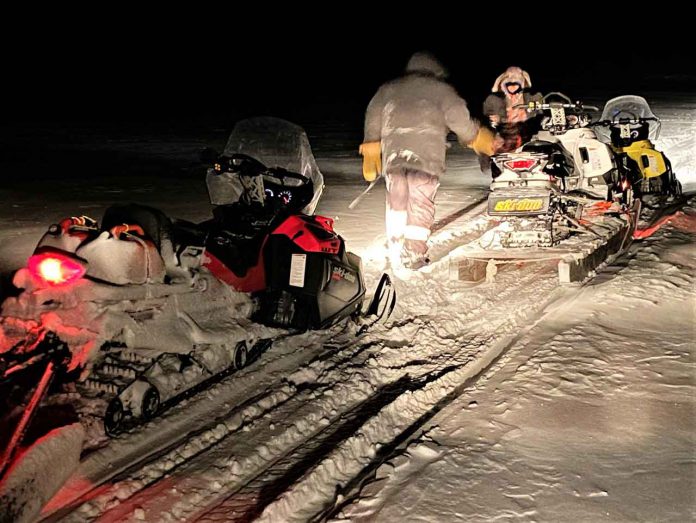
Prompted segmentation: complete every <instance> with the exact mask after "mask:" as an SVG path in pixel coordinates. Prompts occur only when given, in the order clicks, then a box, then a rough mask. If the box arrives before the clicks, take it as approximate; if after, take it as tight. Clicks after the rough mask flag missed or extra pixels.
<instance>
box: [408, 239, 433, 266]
mask: <svg viewBox="0 0 696 523" xmlns="http://www.w3.org/2000/svg"><path fill="white" fill-rule="evenodd" d="M427 253H428V244H427V243H426V242H424V241H422V240H405V241H404V248H403V250H402V251H401V263H402V264H403V266H404V267H406V268H408V269H412V270H414V271H415V270H418V269H420V268H421V267H424V266H425V265H427V264H428V263H430V259H429V258H428V255H427Z"/></svg>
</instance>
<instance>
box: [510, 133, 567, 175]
mask: <svg viewBox="0 0 696 523" xmlns="http://www.w3.org/2000/svg"><path fill="white" fill-rule="evenodd" d="M522 150H523V151H525V152H530V153H540V154H545V155H546V156H547V157H548V158H549V162H548V163H547V164H546V167H545V168H544V171H545V172H547V173H548V174H550V175H552V176H555V177H556V178H565V177H566V176H570V175H571V174H572V172H573V158H572V157H571V156H570V154H568V152H567V151H566V150H565V148H564V147H563V146H562V145H561V144H559V143H555V142H547V141H545V140H533V141H531V142H529V143H526V144H524V145H523V146H522Z"/></svg>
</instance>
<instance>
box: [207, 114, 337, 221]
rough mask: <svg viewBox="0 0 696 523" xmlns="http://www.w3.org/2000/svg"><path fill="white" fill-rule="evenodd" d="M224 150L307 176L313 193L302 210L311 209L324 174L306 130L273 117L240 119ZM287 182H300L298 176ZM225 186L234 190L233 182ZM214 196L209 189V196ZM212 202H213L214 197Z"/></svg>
mask: <svg viewBox="0 0 696 523" xmlns="http://www.w3.org/2000/svg"><path fill="white" fill-rule="evenodd" d="M223 154H224V155H225V156H232V155H234V154H246V155H248V156H251V157H252V158H254V159H256V160H258V161H259V162H261V163H262V164H264V165H265V166H266V167H268V168H270V169H272V168H281V169H286V170H288V171H290V172H293V173H298V174H301V175H303V176H305V177H307V178H309V179H310V180H311V181H312V184H313V186H314V196H313V198H312V200H311V202H310V203H309V204H307V206H306V207H304V208H303V209H302V212H304V213H306V214H313V213H314V211H315V209H316V207H317V204H318V203H319V198H320V197H321V193H322V191H323V189H324V177H323V176H322V174H321V171H319V167H318V166H317V162H316V160H315V159H314V155H313V154H312V148H311V147H310V145H309V139H308V138H307V133H305V131H304V129H302V127H300V126H298V125H295V124H293V123H290V122H288V121H286V120H282V119H280V118H272V117H261V118H250V119H248V120H242V121H240V122H238V123H237V124H236V125H235V126H234V129H233V130H232V133H231V134H230V138H229V140H228V141H227V145H226V146H225V150H224V152H223ZM287 183H289V184H297V185H300V184H302V182H301V181H300V180H288V182H287ZM228 189H229V190H232V191H233V190H234V184H232V185H230V186H229V187H228ZM213 197H214V196H213V194H212V191H211V199H213ZM238 198H239V195H236V198H235V195H233V194H228V195H222V194H217V195H216V196H215V199H219V200H225V201H224V203H231V201H236V200H237V199H238ZM230 200H231V201H230ZM213 203H216V202H215V201H213ZM221 203H222V202H221Z"/></svg>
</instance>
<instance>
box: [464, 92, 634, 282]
mask: <svg viewBox="0 0 696 523" xmlns="http://www.w3.org/2000/svg"><path fill="white" fill-rule="evenodd" d="M519 107H520V108H522V107H524V108H526V109H527V111H528V112H529V113H530V114H535V115H537V116H539V117H540V125H541V130H540V131H539V132H538V133H537V134H536V135H535V136H534V137H533V139H532V140H531V141H529V142H528V143H526V144H523V145H522V146H521V147H519V148H518V149H516V150H515V151H514V152H504V153H499V154H495V155H493V157H492V161H493V163H494V165H495V167H496V168H495V169H494V170H493V171H494V173H496V172H497V173H499V174H497V176H494V178H493V180H492V182H491V184H490V193H489V195H488V201H487V211H486V214H487V217H488V222H487V223H488V226H487V227H486V229H487V230H486V232H485V233H484V234H483V235H482V236H481V237H480V238H479V239H477V240H475V241H474V242H472V243H471V244H469V245H467V246H465V247H464V248H463V249H461V250H460V253H459V254H461V255H462V257H463V258H464V260H463V261H462V260H456V261H455V266H454V267H453V269H455V270H454V271H452V272H453V273H456V275H457V277H458V278H459V279H471V278H473V279H474V280H476V279H478V278H480V277H482V275H483V269H482V265H481V264H482V262H483V263H489V264H492V266H493V267H494V266H495V265H496V264H498V263H510V264H513V263H518V262H520V261H521V260H526V261H529V262H531V261H544V262H546V261H552V260H556V261H559V279H560V281H561V282H568V283H569V282H572V281H578V280H581V279H582V278H584V277H585V276H586V275H587V274H588V273H589V272H590V271H591V270H592V269H593V268H594V267H596V266H597V265H598V264H600V263H601V262H602V261H603V260H604V259H606V257H607V256H608V255H609V254H612V253H616V252H619V251H621V250H622V249H623V248H625V247H626V246H627V245H628V243H627V242H628V240H629V238H630V232H631V230H632V229H633V228H634V227H635V221H636V215H637V213H638V212H639V209H638V208H636V206H635V205H633V202H627V204H625V205H619V204H615V203H614V202H610V201H607V199H606V198H607V194H608V184H609V183H611V181H612V180H613V178H614V176H615V173H616V166H615V164H614V160H613V154H612V152H611V150H610V149H609V147H608V146H607V145H606V144H604V143H602V142H601V141H599V140H598V138H597V136H596V134H595V132H594V131H593V129H592V128H591V127H589V124H590V116H589V111H590V110H597V108H596V107H592V106H586V105H583V104H582V103H581V102H571V100H570V99H569V98H568V97H567V96H565V95H563V94H561V93H549V94H548V95H546V96H544V98H543V99H542V100H541V101H538V102H530V103H529V104H527V105H520V106H519ZM472 260H474V261H475V263H474V262H472ZM488 269H489V271H488V272H489V273H490V272H491V270H490V269H491V266H489V267H488Z"/></svg>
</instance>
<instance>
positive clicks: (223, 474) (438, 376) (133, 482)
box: [67, 261, 557, 521]
mask: <svg viewBox="0 0 696 523" xmlns="http://www.w3.org/2000/svg"><path fill="white" fill-rule="evenodd" d="M445 264H446V263H445V261H443V263H442V265H445ZM430 278H431V277H430V276H429V275H421V281H420V284H421V285H428V283H427V282H428V280H430ZM413 283H414V282H409V285H412V284H413ZM430 283H432V282H430ZM532 284H534V286H535V288H536V289H537V290H538V291H539V292H540V293H542V294H544V295H545V296H548V297H551V296H552V291H553V289H554V288H556V286H557V284H556V277H555V271H554V268H553V267H549V266H546V265H538V264H537V265H535V266H534V265H533V266H529V267H524V268H522V269H520V271H519V272H515V271H509V272H507V273H503V274H502V276H501V281H500V284H499V285H500V286H501V287H497V286H488V287H486V286H479V287H478V288H476V289H470V288H469V287H468V286H466V285H464V284H456V283H453V287H455V288H456V287H459V288H460V289H459V290H460V292H461V294H462V295H460V296H457V297H456V298H459V300H460V303H461V306H462V310H461V311H459V313H458V314H455V315H451V314H450V315H447V317H446V318H437V312H435V311H433V307H432V306H433V305H435V306H437V305H438V304H437V303H433V304H430V305H431V306H430V307H428V310H427V312H425V311H424V312H423V313H421V314H418V315H417V316H415V317H413V316H408V317H402V318H401V319H398V321H397V322H395V324H394V325H393V326H392V328H391V329H390V330H389V331H388V332H386V331H385V332H379V331H376V332H375V333H373V334H370V335H369V336H368V340H367V341H366V342H365V343H363V344H360V345H357V346H355V347H347V348H345V349H342V350H340V351H338V352H336V353H329V355H328V356H327V357H326V358H325V359H319V360H316V361H315V362H314V363H313V364H311V365H309V366H307V367H305V368H304V369H300V370H298V371H297V372H295V373H293V374H290V375H289V376H288V377H287V382H289V383H291V384H292V385H294V386H295V387H296V390H297V391H298V392H297V393H296V394H295V395H294V396H292V397H290V398H289V399H288V401H286V402H282V403H280V404H278V406H277V409H275V410H273V409H271V410H269V411H267V412H265V413H264V414H265V416H264V417H260V418H259V417H257V418H256V420H255V421H253V422H252V423H250V424H248V425H246V426H245V427H241V426H239V427H238V430H237V433H236V434H235V433H234V431H230V432H226V431H223V430H221V429H218V432H219V436H218V437H215V435H214V434H213V435H209V436H208V437H209V438H210V439H212V440H217V443H216V444H215V445H210V446H208V447H207V448H205V449H204V450H203V452H201V453H193V454H192V455H190V456H187V457H186V459H185V460H184V461H183V463H182V464H181V465H180V466H175V467H173V466H172V463H173V462H174V460H173V459H172V456H167V457H164V458H163V459H161V460H155V461H154V462H152V463H150V464H148V465H147V466H146V467H145V468H143V470H138V471H133V473H131V474H129V477H128V478H120V479H121V481H119V482H117V483H116V484H115V485H113V486H111V487H110V488H109V490H108V491H107V492H105V493H104V494H102V495H101V496H98V497H97V498H96V499H94V500H92V501H91V502H89V503H87V504H86V505H85V506H84V507H82V508H81V509H80V510H78V511H77V512H76V513H75V515H74V517H75V520H81V519H92V518H97V517H99V519H100V520H103V521H115V520H120V519H123V518H124V517H126V518H128V517H131V518H136V519H137V518H139V517H144V518H146V519H147V520H158V519H163V518H167V517H175V518H178V519H181V518H183V519H192V518H193V519H195V518H203V519H205V517H204V516H205V514H206V513H208V512H210V517H213V515H214V514H216V513H217V514H218V515H219V514H220V513H227V512H228V511H227V510H226V508H225V507H234V509H233V508H230V510H241V509H240V505H239V499H240V496H241V497H242V498H243V499H245V500H247V502H248V501H249V500H250V499H254V497H253V496H251V494H250V492H251V491H253V492H256V494H257V498H256V499H257V500H258V499H261V496H260V493H261V492H269V488H270V487H269V485H272V484H275V485H276V487H275V488H276V489H277V490H276V494H279V493H280V492H282V490H284V487H285V486H287V483H288V482H289V481H290V480H289V479H288V476H287V474H286V473H283V474H282V476H283V477H285V479H284V480H283V482H281V483H280V484H281V485H282V486H283V488H279V483H278V477H279V474H280V471H281V470H282V471H285V472H288V470H290V469H294V473H293V474H294V475H297V476H304V475H306V474H309V475H310V476H311V474H312V473H313V471H314V470H315V469H317V467H318V465H325V463H327V462H328V463H332V462H333V461H332V460H334V459H335V457H333V455H334V454H335V453H338V454H339V455H341V454H343V453H344V452H345V451H346V450H345V445H348V446H349V448H352V445H354V444H355V441H354V440H355V438H356V437H358V438H360V437H359V436H356V434H360V433H361V431H364V430H365V429H364V427H366V426H367V427H378V429H379V430H378V431H377V433H376V434H377V435H378V439H377V440H376V441H374V440H371V439H370V437H369V435H370V434H371V432H370V430H368V432H367V437H366V438H364V443H365V445H367V448H368V449H372V448H373V446H374V445H380V444H381V443H380V442H384V443H386V442H388V441H390V440H391V439H393V438H394V437H397V436H398V435H399V433H400V432H401V431H402V430H403V428H404V427H407V426H409V425H411V424H412V423H413V422H414V421H415V420H417V419H418V418H419V417H420V416H422V415H423V414H424V413H426V412H427V411H428V410H430V409H431V408H432V407H433V405H435V404H436V403H437V402H438V401H439V400H440V399H442V398H443V397H444V396H446V395H447V394H448V393H450V392H451V391H452V390H453V388H454V387H456V386H457V385H458V384H460V383H461V382H462V381H466V379H467V378H468V377H470V375H473V374H475V373H477V372H479V371H480V370H481V368H482V367H481V365H482V362H484V361H490V360H491V359H494V358H495V357H496V356H497V355H498V354H499V352H500V351H501V350H502V349H503V347H504V346H505V343H506V340H508V339H509V337H510V336H514V335H515V334H516V332H517V330H518V329H519V324H520V322H522V323H524V322H525V321H529V320H530V319H531V317H532V316H533V315H534V314H535V313H536V312H538V310H539V307H540V306H541V304H542V303H544V302H545V300H543V299H540V300H537V302H536V303H535V304H534V305H531V306H529V307H527V308H525V307H522V305H523V300H522V299H521V298H520V296H519V291H520V290H521V289H523V288H525V287H529V286H531V285H532ZM466 289H468V291H467V290H466ZM501 289H502V290H501ZM464 294H465V295H464ZM516 294H518V296H515V295H516ZM443 297H444V296H442V295H440V296H437V298H436V300H435V301H436V302H437V301H439V300H440V299H442V298H443ZM447 297H448V298H450V297H451V295H448V296H447ZM456 298H455V299H456ZM421 301H422V300H421ZM421 304H422V305H425V304H423V303H421ZM501 309H502V310H501ZM483 315H486V319H484V320H482V319H481V316H483ZM435 319H437V320H438V321H433V320H435ZM385 335H388V336H385ZM366 406H370V407H369V408H367V409H366V408H365V407H366ZM368 415H369V416H368ZM366 416H367V419H365V417H366ZM384 416H387V419H388V423H385V420H384V419H383V418H384ZM361 427H362V428H361ZM384 431H386V433H385V432H384ZM211 432H213V433H214V431H211ZM386 434H388V438H389V439H384V438H385V436H386ZM332 440H333V441H332ZM336 440H338V441H336ZM327 442H328V443H327ZM192 445H193V446H194V447H195V442H194V443H192ZM316 449H320V451H317V450H316ZM177 452H179V451H177ZM307 455H311V456H312V459H310V460H309V461H308V460H307V459H306V456H307ZM372 456H373V452H372V450H368V451H366V453H365V454H364V455H362V456H360V457H356V456H354V457H353V458H351V459H350V463H351V465H350V467H346V471H345V472H344V474H351V475H352V474H354V473H355V472H357V471H359V470H360V468H362V467H363V466H365V465H366V464H369V462H370V459H371V457H372ZM342 459H345V458H342ZM327 460H328V461H327ZM279 463H280V464H281V465H278V464H279ZM298 463H302V465H298ZM355 467H358V468H357V470H354V469H355ZM348 469H350V470H348ZM293 474H291V475H290V476H292V475H293ZM262 475H263V477H262ZM165 476H166V478H165ZM348 477H350V476H348ZM293 479H294V478H293ZM297 479H300V478H299V477H298V478H297ZM160 481H161V482H160ZM158 482H159V485H157V483H158ZM329 483H330V482H329ZM331 485H332V486H331V487H330V490H331V492H333V488H334V487H333V485H334V484H333V483H332V484H331ZM153 486H154V489H153ZM326 488H329V486H328V483H327V487H326ZM150 489H153V490H150ZM182 491H185V492H189V493H191V495H189V496H187V497H186V499H185V500H183V501H182V500H180V493H181V492H182ZM126 500H127V501H126ZM270 501H272V499H264V500H263V503H267V502H270ZM329 501H330V499H329ZM326 502H327V500H324V501H323V503H326ZM263 503H262V504H260V505H259V504H258V503H257V502H256V501H254V502H253V503H252V504H251V507H247V511H242V513H243V514H246V513H253V514H257V513H259V512H260V510H262V509H263V506H264V505H263ZM322 506H323V504H322ZM109 508H113V510H112V512H109V510H108V509H109ZM320 508H321V506H320V507H319V509H320ZM316 509H317V507H313V508H312V510H316ZM104 510H106V512H104ZM250 510H251V511H252V512H249V511H250ZM206 517H207V516H206ZM226 517H232V515H231V514H227V516H226ZM282 517H283V518H285V517H289V515H288V514H285V513H284V514H283V516H282ZM293 517H299V518H300V519H302V516H300V515H293ZM241 519H242V520H244V519H247V518H244V517H242V518H241ZM67 520H68V521H71V520H73V518H72V517H70V518H68V519H67Z"/></svg>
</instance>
